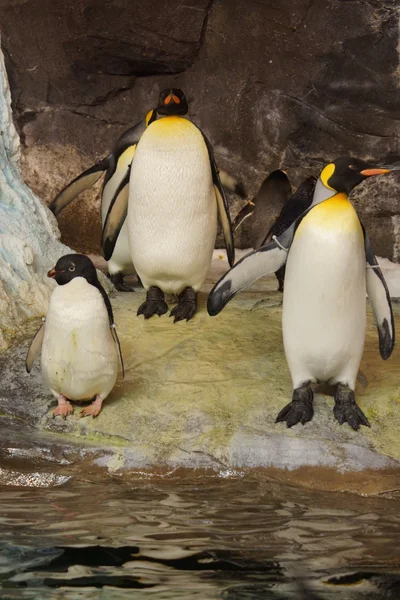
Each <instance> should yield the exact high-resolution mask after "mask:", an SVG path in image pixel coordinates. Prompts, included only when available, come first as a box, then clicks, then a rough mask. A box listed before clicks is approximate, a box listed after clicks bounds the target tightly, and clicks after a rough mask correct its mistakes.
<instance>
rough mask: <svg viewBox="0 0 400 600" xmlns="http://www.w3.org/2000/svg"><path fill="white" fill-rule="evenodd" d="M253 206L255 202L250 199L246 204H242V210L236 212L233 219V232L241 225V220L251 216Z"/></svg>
mask: <svg viewBox="0 0 400 600" xmlns="http://www.w3.org/2000/svg"><path fill="white" fill-rule="evenodd" d="M254 207H255V204H254V202H253V201H252V200H250V201H249V202H248V203H247V204H245V205H244V206H243V208H242V210H241V211H239V212H238V214H237V215H236V217H235V220H234V221H233V226H232V227H233V232H235V231H236V229H238V228H239V227H240V226H241V224H242V223H243V221H245V220H246V219H248V218H249V217H251V215H252V214H253V212H254Z"/></svg>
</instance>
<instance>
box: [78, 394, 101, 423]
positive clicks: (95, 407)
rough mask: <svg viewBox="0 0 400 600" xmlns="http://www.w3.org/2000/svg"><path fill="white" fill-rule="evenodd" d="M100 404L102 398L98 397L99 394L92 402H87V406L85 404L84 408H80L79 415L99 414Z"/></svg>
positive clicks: (94, 415) (95, 415) (93, 415)
mask: <svg viewBox="0 0 400 600" xmlns="http://www.w3.org/2000/svg"><path fill="white" fill-rule="evenodd" d="M102 405H103V398H100V396H96V399H95V400H94V401H93V402H92V404H89V406H85V408H82V410H81V412H80V417H81V418H82V417H89V416H92V417H93V418H94V417H97V415H99V414H100V411H101V407H102Z"/></svg>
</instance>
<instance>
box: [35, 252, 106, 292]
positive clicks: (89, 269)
mask: <svg viewBox="0 0 400 600" xmlns="http://www.w3.org/2000/svg"><path fill="white" fill-rule="evenodd" d="M47 277H52V278H53V279H55V280H56V281H57V283H58V285H65V284H66V283H69V282H70V281H71V280H72V279H74V278H75V277H83V278H84V279H86V281H88V282H89V283H91V284H92V285H95V286H96V287H98V285H99V283H98V279H97V273H96V269H95V266H94V264H93V263H92V261H91V260H90V258H88V257H87V256H85V255H84V254H66V255H65V256H62V257H61V258H60V259H59V260H58V261H57V264H56V266H55V267H54V268H53V269H51V270H50V271H49V272H48V273H47Z"/></svg>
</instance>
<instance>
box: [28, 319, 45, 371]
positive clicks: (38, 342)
mask: <svg viewBox="0 0 400 600" xmlns="http://www.w3.org/2000/svg"><path fill="white" fill-rule="evenodd" d="M43 337H44V323H43V325H41V326H40V328H39V329H38V331H37V332H36V333H35V335H34V338H33V340H32V341H31V345H30V346H29V350H28V352H27V355H26V359H25V368H26V371H27V373H30V372H31V370H32V366H33V363H34V361H35V358H36V356H37V355H38V354H39V352H40V349H41V347H42V343H43Z"/></svg>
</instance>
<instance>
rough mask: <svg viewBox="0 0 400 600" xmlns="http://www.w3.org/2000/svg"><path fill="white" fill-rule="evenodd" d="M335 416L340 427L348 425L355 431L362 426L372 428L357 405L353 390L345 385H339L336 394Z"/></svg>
mask: <svg viewBox="0 0 400 600" xmlns="http://www.w3.org/2000/svg"><path fill="white" fill-rule="evenodd" d="M333 414H334V416H335V419H336V420H337V421H338V423H339V425H343V423H348V424H349V425H350V427H352V428H353V429H354V430H355V431H357V430H358V429H359V428H360V425H364V426H365V427H371V425H370V424H369V421H368V419H367V417H366V416H365V415H364V413H363V411H362V410H361V408H360V407H359V406H357V404H356V398H355V394H354V392H353V390H351V389H350V388H349V386H348V385H346V384H344V383H338V385H337V388H336V392H335V406H334V408H333Z"/></svg>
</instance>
